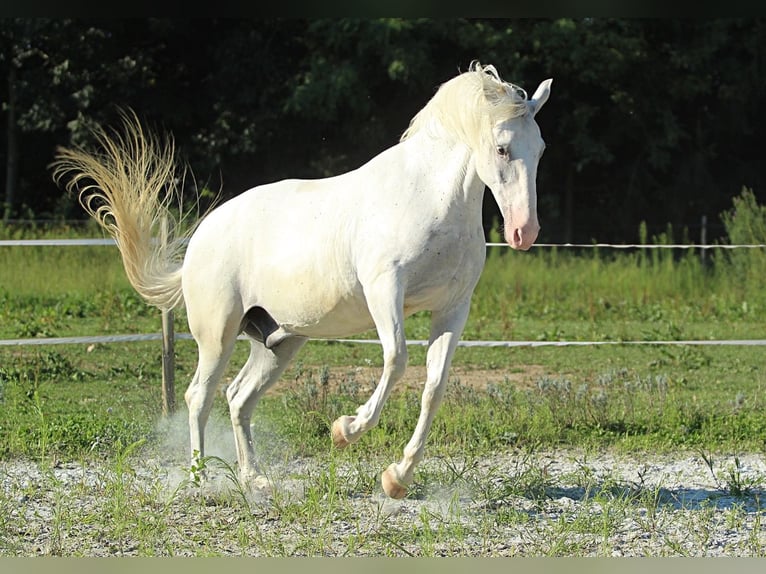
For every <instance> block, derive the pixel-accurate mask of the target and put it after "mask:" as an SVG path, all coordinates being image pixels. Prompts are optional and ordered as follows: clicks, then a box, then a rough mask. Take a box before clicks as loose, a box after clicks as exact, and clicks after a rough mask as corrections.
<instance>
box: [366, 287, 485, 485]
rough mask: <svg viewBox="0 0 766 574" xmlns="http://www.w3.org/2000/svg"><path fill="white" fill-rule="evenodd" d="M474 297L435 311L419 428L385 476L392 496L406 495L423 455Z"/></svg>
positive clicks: (385, 482) (383, 483) (384, 478)
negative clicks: (400, 457) (402, 456)
mask: <svg viewBox="0 0 766 574" xmlns="http://www.w3.org/2000/svg"><path fill="white" fill-rule="evenodd" d="M469 308H470V300H469V301H466V302H465V303H463V304H461V305H458V306H457V307H454V308H452V309H450V310H449V311H443V312H439V313H434V314H433V318H432V323H431V336H430V340H429V346H428V355H427V359H426V361H427V362H426V377H427V380H426V385H425V388H424V389H423V397H422V399H421V405H420V416H419V417H418V424H417V426H416V427H415V432H414V433H413V435H412V438H411V439H410V442H408V443H407V446H405V447H404V458H402V460H401V461H400V462H398V463H393V464H391V465H390V466H389V467H388V468H387V469H386V470H385V471H383V475H382V477H381V482H382V486H383V490H384V491H385V492H386V494H387V495H388V496H390V497H391V498H403V497H404V495H405V494H407V486H408V485H409V484H410V483H411V482H412V478H413V475H414V472H415V467H416V466H417V464H418V463H419V462H420V461H421V460H422V459H423V454H424V451H425V443H426V437H427V436H428V431H429V430H430V428H431V423H432V422H433V420H434V416H435V415H436V411H437V409H438V408H439V404H440V403H441V401H442V398H443V397H444V391H445V390H446V387H447V379H448V375H449V368H450V364H451V363H452V356H453V355H454V353H455V348H456V347H457V344H458V341H459V340H460V336H461V334H462V332H463V327H464V326H465V322H466V319H467V318H468V310H469Z"/></svg>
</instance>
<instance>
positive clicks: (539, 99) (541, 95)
mask: <svg viewBox="0 0 766 574" xmlns="http://www.w3.org/2000/svg"><path fill="white" fill-rule="evenodd" d="M552 83H553V78H548V79H547V80H543V81H542V82H540V85H539V86H537V89H536V90H535V95H533V96H532V98H531V99H530V100H529V109H530V111H531V112H532V115H533V116H534V115H535V114H537V112H539V111H540V108H542V107H543V104H545V102H547V101H548V96H550V95H551V84H552Z"/></svg>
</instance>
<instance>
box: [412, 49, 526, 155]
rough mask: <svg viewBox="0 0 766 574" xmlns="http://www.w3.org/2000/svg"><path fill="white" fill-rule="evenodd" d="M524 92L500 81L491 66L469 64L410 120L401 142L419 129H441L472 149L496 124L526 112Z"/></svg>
mask: <svg viewBox="0 0 766 574" xmlns="http://www.w3.org/2000/svg"><path fill="white" fill-rule="evenodd" d="M527 110H528V105H527V93H526V92H525V91H524V90H523V89H522V88H520V87H518V86H516V85H514V84H510V83H508V82H504V81H503V80H502V79H500V75H499V74H498V73H497V70H496V69H495V67H494V66H491V65H490V66H482V65H481V64H480V63H479V62H477V61H473V62H471V65H470V67H469V68H468V71H467V72H463V73H462V74H460V75H458V76H456V77H454V78H452V79H451V80H449V81H447V82H445V83H444V84H442V85H441V86H440V87H439V89H438V91H437V92H436V94H435V95H434V96H433V98H431V100H430V101H429V102H428V103H427V104H426V105H425V107H423V109H422V110H420V111H419V112H418V113H417V114H416V115H415V117H413V118H412V120H411V121H410V125H409V127H408V128H407V129H406V130H405V132H404V133H403V134H402V137H401V141H404V140H406V139H408V138H410V137H412V136H413V135H414V134H416V133H418V132H420V131H421V130H426V129H428V130H432V129H438V128H437V126H441V128H442V129H443V130H446V132H447V133H448V134H449V135H451V136H453V137H455V138H456V139H458V140H459V141H462V142H464V143H466V144H468V145H469V146H471V147H472V148H474V149H476V148H478V147H479V146H480V145H481V142H482V138H483V137H486V134H487V133H488V130H489V129H491V127H492V126H493V125H494V124H495V123H497V122H498V121H502V120H506V119H510V118H516V117H519V116H523V115H524V114H525V113H527Z"/></svg>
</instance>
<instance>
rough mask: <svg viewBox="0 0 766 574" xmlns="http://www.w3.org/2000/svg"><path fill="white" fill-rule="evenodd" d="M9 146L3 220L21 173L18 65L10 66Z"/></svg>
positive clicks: (10, 210)
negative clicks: (18, 122) (18, 132)
mask: <svg viewBox="0 0 766 574" xmlns="http://www.w3.org/2000/svg"><path fill="white" fill-rule="evenodd" d="M7 135H8V141H7V144H8V147H7V155H6V162H5V205H4V209H3V221H8V220H9V219H10V218H11V215H12V214H13V208H14V206H15V203H16V185H17V183H18V173H19V141H18V135H17V130H16V67H15V66H14V65H13V62H11V63H10V66H9V67H8V134H7Z"/></svg>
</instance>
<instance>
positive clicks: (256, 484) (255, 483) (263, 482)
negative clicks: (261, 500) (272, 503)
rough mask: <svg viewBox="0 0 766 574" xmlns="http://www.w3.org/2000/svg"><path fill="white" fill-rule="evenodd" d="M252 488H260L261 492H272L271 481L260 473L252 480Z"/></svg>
mask: <svg viewBox="0 0 766 574" xmlns="http://www.w3.org/2000/svg"><path fill="white" fill-rule="evenodd" d="M250 486H251V488H253V489H254V490H258V491H260V492H271V486H272V485H271V481H270V480H269V479H268V478H266V477H265V476H263V475H262V474H259V475H258V476H256V477H255V479H253V480H252V481H251V482H250Z"/></svg>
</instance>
